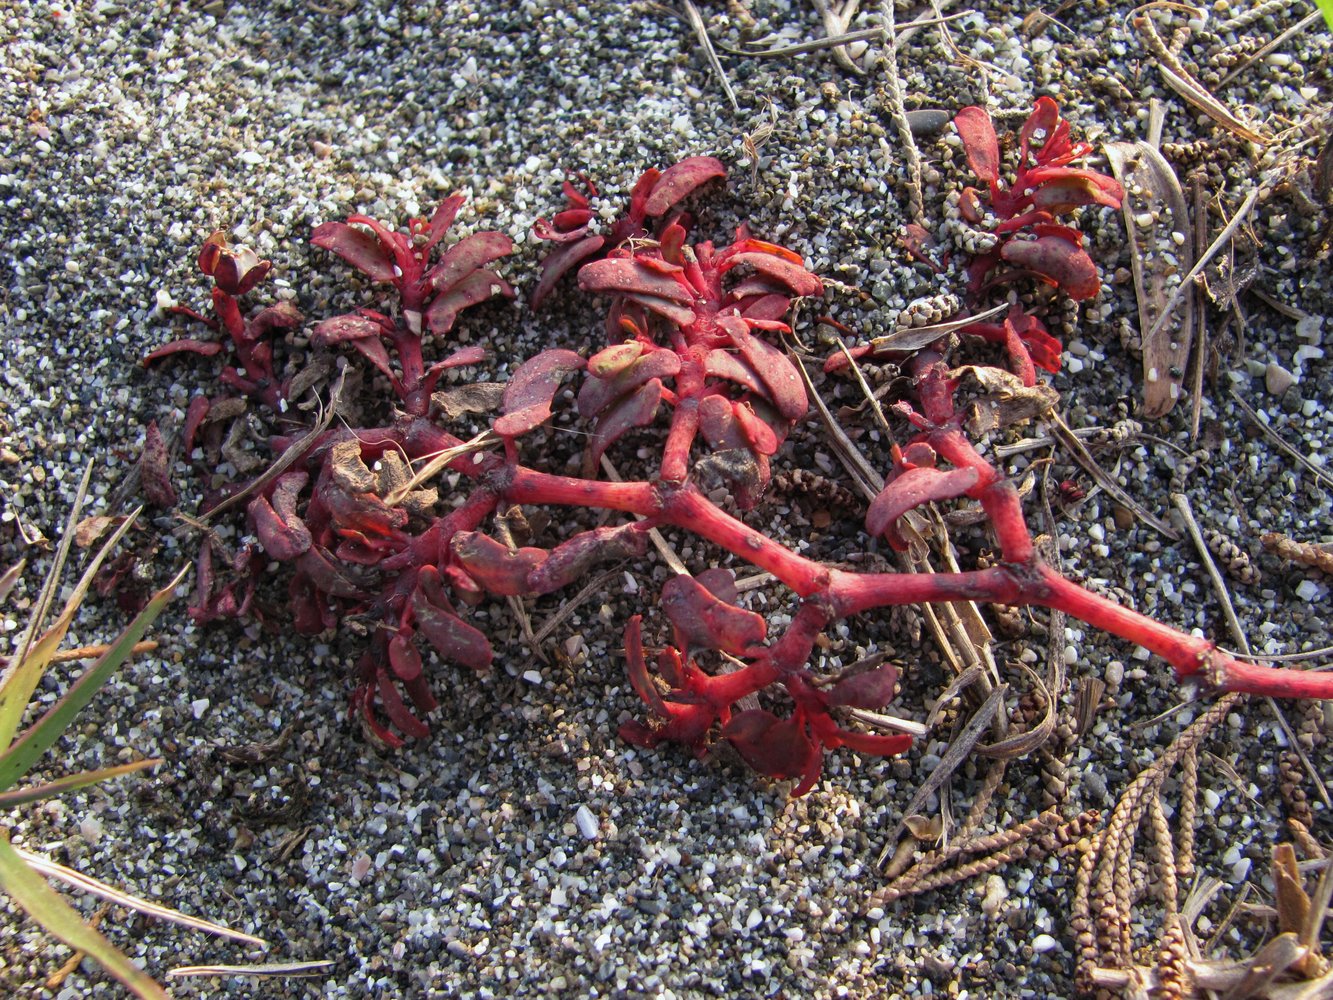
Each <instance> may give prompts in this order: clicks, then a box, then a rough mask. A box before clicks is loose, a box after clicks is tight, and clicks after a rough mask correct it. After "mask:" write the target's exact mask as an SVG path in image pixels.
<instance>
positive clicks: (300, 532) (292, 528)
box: [246, 471, 311, 561]
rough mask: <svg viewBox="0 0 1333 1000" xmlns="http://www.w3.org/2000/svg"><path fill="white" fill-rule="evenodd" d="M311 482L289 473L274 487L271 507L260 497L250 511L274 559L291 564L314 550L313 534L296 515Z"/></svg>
mask: <svg viewBox="0 0 1333 1000" xmlns="http://www.w3.org/2000/svg"><path fill="white" fill-rule="evenodd" d="M308 479H309V477H308V476H307V475H306V473H304V472H299V471H298V472H289V473H287V474H286V475H284V476H282V477H281V478H280V479H279V480H278V483H277V485H276V486H275V487H274V489H273V502H272V503H271V504H270V503H269V501H268V500H267V499H266V498H265V497H264V496H263V495H260V496H256V497H255V498H254V499H253V500H251V501H250V504H249V506H248V507H247V508H246V512H247V513H248V514H249V515H250V523H251V524H252V525H253V526H254V529H255V534H256V535H257V536H258V537H259V543H260V544H261V545H262V546H264V551H265V552H267V553H268V555H269V556H270V557H271V558H273V559H278V560H282V561H290V560H293V559H295V558H296V557H297V556H299V555H301V553H303V552H305V551H307V550H308V549H309V548H310V545H311V537H310V530H309V529H308V528H307V527H306V525H305V522H304V521H302V520H301V518H300V517H298V516H297V514H296V500H297V496H298V495H299V493H300V491H301V489H302V487H304V486H305V484H306V482H307V481H308Z"/></svg>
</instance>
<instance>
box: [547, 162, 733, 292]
mask: <svg viewBox="0 0 1333 1000" xmlns="http://www.w3.org/2000/svg"><path fill="white" fill-rule="evenodd" d="M726 175H727V169H726V167H724V166H722V162H721V161H720V160H717V159H714V158H713V157H711V156H691V157H687V158H686V159H684V160H681V161H680V162H679V163H677V164H674V165H673V166H670V167H667V169H666V170H657V169H656V168H654V169H652V170H648V171H646V172H645V173H644V174H643V176H642V177H640V178H639V181H638V183H637V184H635V185H634V190H633V191H631V192H630V196H629V205H628V207H627V208H626V210H625V214H624V215H622V216H621V217H620V218H619V219H617V220H616V222H615V224H614V225H612V226H611V228H610V229H609V230H608V231H607V232H605V233H596V232H593V230H592V222H593V211H592V200H591V199H593V198H596V197H597V188H596V187H595V186H594V185H593V183H592V181H590V180H588V179H587V178H586V177H580V178H579V179H580V180H581V181H582V182H583V185H584V190H585V191H586V192H587V193H586V194H585V193H583V192H581V191H579V190H578V188H576V187H575V186H574V184H573V182H572V181H565V188H564V191H565V200H566V201H567V202H568V205H567V206H566V208H565V210H564V211H563V212H559V213H557V214H556V215H555V217H554V218H552V219H550V220H549V221H548V220H546V219H538V220H537V221H536V223H534V224H533V227H532V233H533V235H534V236H536V237H537V238H538V239H540V240H550V241H552V242H554V243H557V244H559V246H558V247H557V249H556V250H555V251H554V252H553V253H551V254H550V255H548V256H547V258H546V259H545V260H544V261H542V265H541V269H542V276H541V280H540V281H538V282H537V287H536V288H535V289H534V290H533V292H532V305H533V307H534V308H535V307H537V306H539V305H541V304H542V300H543V299H545V298H546V297H547V296H548V295H550V294H551V291H552V289H554V288H555V286H556V284H557V283H559V281H560V279H561V278H562V277H564V276H565V275H566V274H568V273H569V272H570V271H573V270H575V269H576V268H578V267H579V265H580V264H585V263H587V262H589V261H591V260H592V259H594V258H595V257H596V256H598V254H600V253H601V251H602V250H603V249H607V250H614V249H616V248H617V247H619V246H621V245H622V244H623V243H625V242H626V241H627V240H630V239H639V238H642V237H647V236H651V235H652V232H651V231H650V230H649V228H648V220H649V219H658V220H661V226H660V228H661V229H665V228H666V226H667V225H669V224H670V223H671V222H672V221H675V220H674V219H673V218H672V217H671V212H672V209H674V208H675V207H676V206H677V205H678V204H680V203H681V202H682V201H684V200H685V198H686V197H687V196H688V195H689V194H690V193H691V192H693V191H694V190H695V189H696V188H698V187H699V186H700V185H702V184H705V183H707V182H708V181H710V180H713V179H714V178H718V177H725V176H726ZM686 224H687V225H688V222H687V223H686Z"/></svg>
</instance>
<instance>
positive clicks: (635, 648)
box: [621, 615, 668, 745]
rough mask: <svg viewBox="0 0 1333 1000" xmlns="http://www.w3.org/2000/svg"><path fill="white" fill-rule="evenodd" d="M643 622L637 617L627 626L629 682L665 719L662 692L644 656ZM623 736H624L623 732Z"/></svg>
mask: <svg viewBox="0 0 1333 1000" xmlns="http://www.w3.org/2000/svg"><path fill="white" fill-rule="evenodd" d="M642 622H643V616H642V615H635V616H634V617H632V618H631V619H630V620H629V624H628V625H626V626H625V667H626V669H627V671H628V672H629V682H630V684H631V686H633V688H634V690H635V692H636V693H637V694H638V696H639V697H640V698H641V699H642V700H643V703H644V704H645V705H647V706H648V708H649V709H650V710H651V711H652V712H653V714H654V715H656V716H657V717H658V718H661V719H665V718H667V717H668V716H667V708H666V704H665V703H664V702H663V701H662V695H661V692H659V691H658V690H657V685H656V684H654V683H653V679H652V677H651V676H650V675H649V673H648V664H647V662H646V661H645V660H644V656H643V625H642ZM621 735H622V736H623V735H624V733H623V731H622V733H621ZM631 742H634V741H633V740H631ZM640 745H642V744H640Z"/></svg>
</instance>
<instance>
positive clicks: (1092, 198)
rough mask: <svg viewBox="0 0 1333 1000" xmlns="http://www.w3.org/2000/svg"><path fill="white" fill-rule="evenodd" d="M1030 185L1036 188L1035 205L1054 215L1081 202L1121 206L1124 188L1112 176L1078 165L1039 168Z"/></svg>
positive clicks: (1033, 171) (1034, 192)
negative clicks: (1080, 168)
mask: <svg viewBox="0 0 1333 1000" xmlns="http://www.w3.org/2000/svg"><path fill="white" fill-rule="evenodd" d="M1027 179H1028V184H1029V186H1031V187H1035V188H1036V190H1035V191H1033V193H1032V207H1033V208H1035V209H1039V210H1041V211H1044V212H1049V213H1050V214H1051V215H1061V214H1063V213H1065V212H1068V211H1070V210H1072V209H1075V208H1077V207H1079V206H1080V205H1105V206H1106V207H1108V208H1119V207H1120V202H1121V200H1122V199H1123V198H1124V196H1125V192H1124V189H1123V188H1122V187H1121V186H1120V184H1119V183H1118V182H1117V181H1116V180H1115V179H1114V178H1112V177H1106V176H1104V175H1103V174H1099V173H1097V172H1096V171H1095V170H1078V169H1075V168H1074V167H1039V168H1038V169H1036V170H1032V171H1029V172H1028V176H1027Z"/></svg>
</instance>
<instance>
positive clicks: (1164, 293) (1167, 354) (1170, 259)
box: [1105, 142, 1196, 419]
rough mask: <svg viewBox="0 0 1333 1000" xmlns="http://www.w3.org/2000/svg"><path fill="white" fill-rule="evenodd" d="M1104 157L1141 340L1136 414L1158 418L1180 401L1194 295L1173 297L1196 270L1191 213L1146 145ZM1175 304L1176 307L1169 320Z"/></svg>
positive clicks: (1123, 146)
mask: <svg viewBox="0 0 1333 1000" xmlns="http://www.w3.org/2000/svg"><path fill="white" fill-rule="evenodd" d="M1105 151H1106V158H1107V159H1108V160H1109V161H1110V163H1111V169H1112V170H1113V171H1114V173H1115V176H1116V179H1117V180H1119V181H1120V183H1121V185H1123V187H1124V189H1125V197H1124V201H1123V202H1122V204H1121V210H1122V211H1123V213H1124V217H1125V233H1126V236H1127V238H1128V242H1129V251H1130V266H1131V268H1132V270H1133V274H1134V291H1135V294H1136V295H1137V297H1138V304H1139V330H1140V332H1141V334H1142V336H1143V340H1142V345H1143V411H1142V413H1143V416H1145V417H1148V418H1150V419H1156V418H1158V417H1164V416H1166V414H1168V413H1170V412H1171V409H1172V407H1174V406H1175V405H1176V401H1177V400H1178V399H1179V398H1180V386H1181V383H1182V382H1183V381H1184V378H1185V369H1186V366H1187V363H1188V361H1189V354H1190V344H1191V341H1192V339H1193V334H1194V310H1195V308H1196V303H1195V295H1194V293H1193V292H1192V291H1190V292H1187V293H1186V294H1183V295H1180V296H1176V295H1174V294H1173V293H1174V292H1175V290H1176V288H1177V287H1178V286H1179V285H1180V283H1181V280H1182V278H1183V277H1184V274H1185V273H1186V272H1187V271H1189V270H1190V268H1192V267H1193V266H1194V249H1193V242H1192V240H1191V239H1190V234H1191V233H1192V231H1193V230H1192V228H1191V225H1190V218H1189V208H1188V206H1187V205H1186V202H1185V193H1184V191H1182V190H1181V187H1180V181H1179V180H1178V179H1177V177H1176V174H1175V171H1174V170H1172V169H1171V165H1170V164H1169V163H1167V162H1166V159H1165V158H1164V157H1163V156H1162V154H1161V153H1160V152H1158V151H1157V150H1156V149H1155V148H1153V147H1152V146H1150V145H1149V144H1148V143H1146V142H1112V143H1107V145H1106V146H1105ZM1173 301H1178V303H1179V304H1178V307H1177V308H1176V309H1175V310H1174V311H1172V312H1171V313H1170V315H1167V309H1168V308H1169V305H1170V303H1171V302H1173Z"/></svg>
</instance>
